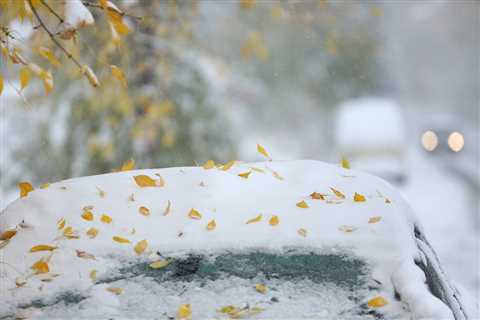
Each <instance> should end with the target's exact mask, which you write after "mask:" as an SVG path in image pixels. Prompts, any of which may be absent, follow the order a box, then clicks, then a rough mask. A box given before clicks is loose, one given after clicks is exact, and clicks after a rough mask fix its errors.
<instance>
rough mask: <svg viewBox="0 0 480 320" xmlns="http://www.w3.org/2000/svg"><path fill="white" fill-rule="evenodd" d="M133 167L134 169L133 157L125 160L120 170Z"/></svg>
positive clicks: (128, 169)
mask: <svg viewBox="0 0 480 320" xmlns="http://www.w3.org/2000/svg"><path fill="white" fill-rule="evenodd" d="M133 169H135V160H133V159H130V160H128V161H125V162H124V163H123V164H122V166H121V167H120V171H130V170H133Z"/></svg>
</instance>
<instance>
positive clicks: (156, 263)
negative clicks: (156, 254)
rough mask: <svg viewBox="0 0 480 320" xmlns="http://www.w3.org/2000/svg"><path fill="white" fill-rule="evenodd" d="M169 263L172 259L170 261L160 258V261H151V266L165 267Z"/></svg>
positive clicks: (153, 267)
mask: <svg viewBox="0 0 480 320" xmlns="http://www.w3.org/2000/svg"><path fill="white" fill-rule="evenodd" d="M169 263H170V261H168V260H158V261H155V262H152V263H150V265H149V267H150V268H152V269H161V268H165V267H166V266H168V264H169Z"/></svg>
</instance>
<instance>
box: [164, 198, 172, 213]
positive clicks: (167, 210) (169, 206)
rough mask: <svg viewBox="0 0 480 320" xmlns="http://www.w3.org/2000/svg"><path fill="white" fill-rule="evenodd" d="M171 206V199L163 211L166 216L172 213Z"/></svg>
mask: <svg viewBox="0 0 480 320" xmlns="http://www.w3.org/2000/svg"><path fill="white" fill-rule="evenodd" d="M171 206H172V203H171V202H170V200H167V207H166V208H165V210H164V211H163V215H164V216H166V215H168V214H169V213H170V209H171Z"/></svg>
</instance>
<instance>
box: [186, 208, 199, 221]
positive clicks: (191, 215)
mask: <svg viewBox="0 0 480 320" xmlns="http://www.w3.org/2000/svg"><path fill="white" fill-rule="evenodd" d="M188 217H189V218H190V219H194V220H200V219H202V214H201V213H200V212H198V211H197V210H195V209H193V208H192V209H191V210H190V212H189V213H188Z"/></svg>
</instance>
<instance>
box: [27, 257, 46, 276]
mask: <svg viewBox="0 0 480 320" xmlns="http://www.w3.org/2000/svg"><path fill="white" fill-rule="evenodd" d="M30 268H31V269H32V270H34V271H35V274H41V273H47V272H49V271H50V268H49V267H48V263H46V262H45V261H43V259H40V260H38V261H37V262H35V263H34V264H33V265H32V266H31V267H30Z"/></svg>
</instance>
